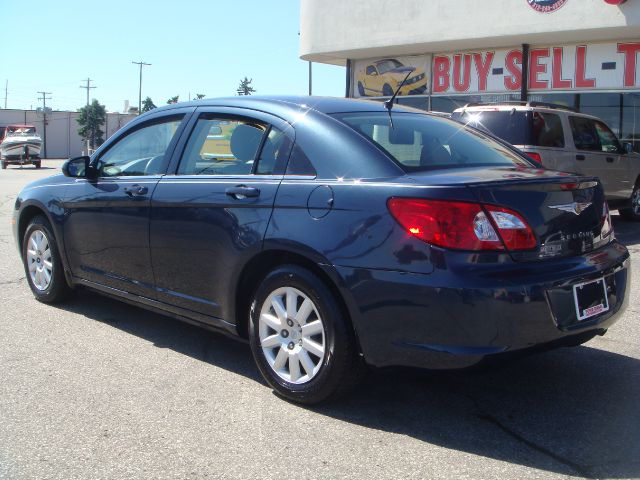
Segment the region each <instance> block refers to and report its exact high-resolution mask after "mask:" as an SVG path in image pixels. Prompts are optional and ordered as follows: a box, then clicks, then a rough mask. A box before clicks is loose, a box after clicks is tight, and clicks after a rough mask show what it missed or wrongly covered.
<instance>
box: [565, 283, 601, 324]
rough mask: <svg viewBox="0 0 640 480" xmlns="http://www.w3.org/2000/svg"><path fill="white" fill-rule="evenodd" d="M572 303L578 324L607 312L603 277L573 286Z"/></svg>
mask: <svg viewBox="0 0 640 480" xmlns="http://www.w3.org/2000/svg"><path fill="white" fill-rule="evenodd" d="M573 301H574V303H575V307H576V317H577V319H578V322H583V321H585V320H587V319H589V318H592V317H595V316H597V315H600V314H601V313H604V312H606V311H608V310H609V297H608V296H607V281H606V278H605V277H600V278H596V279H595V280H589V281H588V282H582V283H577V284H575V285H574V286H573Z"/></svg>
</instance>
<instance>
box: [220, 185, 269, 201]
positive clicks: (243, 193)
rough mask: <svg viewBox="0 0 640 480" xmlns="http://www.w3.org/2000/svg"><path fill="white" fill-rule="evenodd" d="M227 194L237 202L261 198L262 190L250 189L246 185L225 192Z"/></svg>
mask: <svg viewBox="0 0 640 480" xmlns="http://www.w3.org/2000/svg"><path fill="white" fill-rule="evenodd" d="M225 193H226V194H227V195H229V196H230V197H233V198H235V199H236V200H242V199H244V198H249V197H254V198H255V197H258V196H260V190H259V189H257V188H255V187H248V186H246V185H236V186H235V187H230V188H227V189H226V190H225Z"/></svg>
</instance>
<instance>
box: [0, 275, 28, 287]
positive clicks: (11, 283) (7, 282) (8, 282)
mask: <svg viewBox="0 0 640 480" xmlns="http://www.w3.org/2000/svg"><path fill="white" fill-rule="evenodd" d="M24 279H25V277H20V278H17V279H15V280H7V281H4V282H0V286H3V285H18V284H20V283H22V281H23V280H24Z"/></svg>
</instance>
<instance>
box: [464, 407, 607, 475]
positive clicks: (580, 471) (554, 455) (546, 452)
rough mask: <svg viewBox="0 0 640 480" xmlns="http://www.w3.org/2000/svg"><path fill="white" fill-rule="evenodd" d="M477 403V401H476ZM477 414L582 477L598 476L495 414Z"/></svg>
mask: <svg viewBox="0 0 640 480" xmlns="http://www.w3.org/2000/svg"><path fill="white" fill-rule="evenodd" d="M474 403H476V402H475V401H474ZM476 405H477V403H476ZM475 415H476V417H478V418H480V419H481V420H485V421H487V422H489V423H491V424H493V425H495V426H496V427H498V428H499V429H500V430H502V431H503V432H504V433H506V434H507V435H509V436H510V437H512V438H513V439H515V440H516V441H518V442H520V443H522V444H524V445H526V446H527V447H529V448H530V449H532V450H535V451H536V452H538V453H541V454H543V455H546V456H547V457H550V458H552V459H553V460H555V461H556V462H558V463H561V464H563V465H565V466H567V467H569V468H571V469H572V470H573V471H574V472H576V473H577V474H578V475H580V476H582V477H585V478H596V477H595V476H594V475H593V474H592V473H591V472H589V470H588V468H587V467H585V466H584V465H580V464H578V463H575V462H573V461H572V460H569V459H568V458H564V457H563V456H561V455H558V454H557V453H554V452H552V451H551V450H549V449H548V448H545V447H543V446H542V445H538V444H537V443H534V442H532V441H531V440H528V439H526V438H525V437H523V436H522V435H520V434H519V433H518V432H516V431H514V430H512V429H511V428H509V427H507V426H506V425H505V424H504V423H502V422H501V421H500V420H498V419H497V418H496V417H494V416H493V415H490V414H488V413H476V414H475Z"/></svg>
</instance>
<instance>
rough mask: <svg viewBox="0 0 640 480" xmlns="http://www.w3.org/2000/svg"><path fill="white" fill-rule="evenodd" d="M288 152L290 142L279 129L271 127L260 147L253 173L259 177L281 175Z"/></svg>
mask: <svg viewBox="0 0 640 480" xmlns="http://www.w3.org/2000/svg"><path fill="white" fill-rule="evenodd" d="M290 151H291V140H290V139H289V138H288V137H287V135H286V134H285V133H284V132H283V131H282V130H280V129H279V128H276V127H271V128H270V129H269V134H268V135H267V138H266V139H265V141H264V145H262V150H261V151H260V156H259V157H258V165H257V166H256V168H255V173H256V174H259V175H271V174H273V173H282V170H283V169H284V165H285V164H286V162H287V158H288V156H289V152H290Z"/></svg>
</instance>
